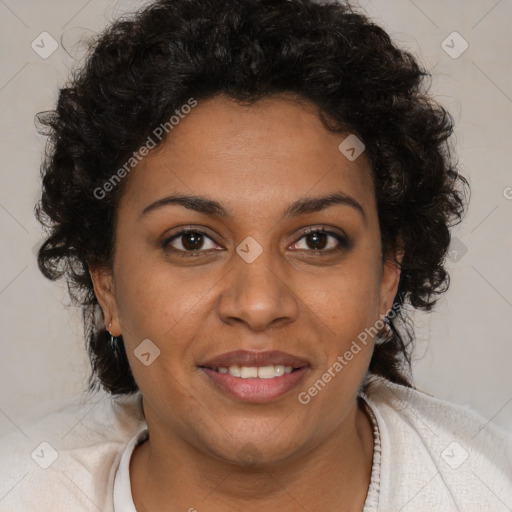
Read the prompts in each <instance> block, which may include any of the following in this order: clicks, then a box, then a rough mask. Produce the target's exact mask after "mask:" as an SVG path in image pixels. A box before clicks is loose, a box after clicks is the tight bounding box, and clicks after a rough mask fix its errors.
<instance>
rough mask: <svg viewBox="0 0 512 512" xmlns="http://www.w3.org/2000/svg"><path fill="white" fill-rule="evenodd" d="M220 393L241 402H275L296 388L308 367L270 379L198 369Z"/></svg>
mask: <svg viewBox="0 0 512 512" xmlns="http://www.w3.org/2000/svg"><path fill="white" fill-rule="evenodd" d="M200 369H201V370H202V371H203V372H204V373H205V375H207V376H208V377H209V378H210V379H211V380H212V381H213V383H214V384H215V385H216V386H217V387H218V388H220V389H221V390H222V391H224V392H225V393H227V394H228V395H231V396H232V397H235V398H237V399H238V400H241V401H243V402H252V403H264V402H270V401H272V400H275V399H276V398H279V397H281V396H282V395H284V394H285V393H288V392H289V391H291V390H292V389H293V388H294V387H296V386H297V385H298V384H299V382H300V381H301V380H302V378H303V377H304V376H305V375H306V373H307V371H308V367H304V368H300V369H299V370H296V371H294V372H291V373H285V374H284V375H281V376H280V377H274V378H272V379H259V378H249V379H242V378H241V377H233V376H232V375H230V374H229V373H219V372H216V371H215V370H211V369H209V368H200Z"/></svg>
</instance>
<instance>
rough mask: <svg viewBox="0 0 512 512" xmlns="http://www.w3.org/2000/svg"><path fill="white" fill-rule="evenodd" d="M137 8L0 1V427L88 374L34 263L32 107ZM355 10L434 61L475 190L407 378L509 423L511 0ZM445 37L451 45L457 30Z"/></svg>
mask: <svg viewBox="0 0 512 512" xmlns="http://www.w3.org/2000/svg"><path fill="white" fill-rule="evenodd" d="M141 5H143V2H137V1H134V0H131V1H115V2H106V1H89V2H87V1H84V0H72V1H70V0H67V1H64V0H62V1H55V0H52V1H45V2H36V1H27V0H17V1H14V0H0V55H1V61H0V62H1V73H0V109H1V120H2V123H1V126H0V130H1V137H0V151H1V155H2V158H1V160H0V162H1V163H0V166H1V170H0V173H1V180H0V226H1V234H2V238H1V240H2V249H1V251H0V332H1V338H0V344H1V346H0V349H1V350H0V354H1V358H0V390H1V394H0V434H2V433H7V432H9V431H12V430H14V429H16V428H21V429H22V428H23V426H24V425H26V424H28V422H29V421H30V420H29V418H31V417H34V416H36V415H39V414H41V413H43V412H45V411H47V410H49V409H51V408H53V407H56V406H57V405H58V404H61V403H62V402H63V401H67V400H70V399H71V398H72V397H74V396H76V395H77V394H79V393H80V392H81V391H82V390H83V389H84V388H85V387H86V380H87V376H88V372H89V366H88V361H87V358H86V355H85V350H84V348H83V347H84V341H83V334H82V326H81V319H80V314H79V311H78V310H76V309H74V308H66V307H64V306H63V304H66V303H67V302H68V299H67V290H66V287H65V285H64V283H60V284H54V283H51V282H49V281H47V280H46V279H45V278H43V276H42V275H41V274H40V272H39V270H38V268H37V264H36V260H35V255H34V250H35V247H37V246H38V245H39V243H40V240H41V235H42V231H41V229H40V227H39V225H38V224H37V222H36V221H35V219H34V217H33V206H34V203H35V202H36V200H37V198H38V194H39V181H38V180H39V165H40V161H41V155H42V153H43V151H44V138H43V137H41V136H39V135H38V134H37V132H36V129H35V128H34V115H35V114H36V113H37V112H39V111H42V110H49V109H52V108H53V107H54V104H55V101H56V98H57V91H58V88H59V87H61V86H63V84H64V83H65V81H66V79H67V76H68V73H69V71H70V69H71V68H72V66H74V65H75V64H76V63H77V62H78V60H77V59H80V57H81V56H82V55H83V51H84V44H80V43H77V41H79V40H80V39H81V38H82V37H83V36H87V35H90V34H92V33H94V32H97V31H99V30H101V29H102V28H103V27H104V26H105V25H106V24H107V23H109V21H111V20H112V19H114V18H116V17H117V16H119V15H120V14H122V13H123V12H125V11H127V10H131V9H132V8H135V7H137V6H141ZM359 5H360V6H361V7H362V8H363V9H364V10H366V12H367V13H368V14H369V15H370V16H371V17H373V18H374V19H375V20H376V21H377V22H379V23H380V24H382V25H383V26H384V28H385V29H387V30H388V31H389V32H390V34H391V36H392V37H393V38H394V40H395V41H397V42H398V43H399V44H400V45H401V46H402V47H405V48H408V49H410V50H411V51H412V52H414V54H416V55H417V56H418V57H419V58H420V60H421V61H422V63H423V64H424V65H426V66H427V67H428V68H429V69H431V70H432V72H433V74H434V78H433V81H432V87H431V92H432V94H433V95H435V96H436V97H437V98H438V99H439V100H440V101H441V102H442V103H443V104H444V105H445V106H447V107H448V108H449V110H450V111H451V113H452V114H453V116H454V117H455V120H456V124H457V130H456V139H455V141H454V142H455V144H456V149H457V151H458V153H459V159H460V163H461V167H462V169H463V171H464V173H465V175H466V176H468V177H469V179H470V182H471V186H472V202H471V206H470V209H469V213H468V215H467V217H466V219H465V221H464V223H463V225H462V226H460V227H459V228H457V229H456V231H455V235H456V237H457V242H456V247H455V249H456V251H455V252H453V253H451V256H450V261H449V266H450V270H451V275H452V285H451V288H450V290H449V292H448V293H447V294H446V295H445V296H444V298H442V299H441V301H440V302H439V305H438V307H437V310H436V312H434V313H433V314H430V315H425V314H420V315H417V318H416V322H417V334H418V340H417V348H416V351H415V362H414V375H415V383H416V385H417V386H418V387H419V388H420V389H422V390H425V391H427V392H429V393H431V394H434V395H436V396H438V397H439V398H443V399H446V400H449V401H452V402H455V403H459V404H462V405H464V406H469V407H471V408H473V409H475V410H477V411H479V412H480V413H481V414H483V415H484V416H486V417H487V418H488V419H489V420H491V421H493V422H495V423H496V424H499V425H502V426H506V427H508V428H512V377H511V374H512V371H511V370H512V340H511V338H512V336H511V333H512V286H511V285H512V268H511V260H510V253H511V250H512V233H511V229H510V226H511V225H512V222H511V221H512V173H511V171H510V165H511V164H510V162H511V161H512V151H511V145H512V144H511V140H510V139H511V136H512V126H511V114H512V73H511V69H512V68H511V64H512V62H511V56H510V26H511V22H512V2H511V1H510V0H501V1H497V0H472V1H468V0H460V1H446V0H429V1H426V0H424V1H421V0H415V1H412V0H386V1H385V2H383V1H378V0H374V1H370V0H363V1H361V2H360V3H359ZM454 31H456V32H458V33H459V34H460V36H462V38H464V40H466V41H467V43H468V44H469V47H468V49H467V50H466V51H465V52H464V53H463V54H462V55H461V56H460V57H458V58H452V57H451V56H450V55H448V53H446V52H445V50H443V48H442V46H441V45H442V42H443V41H444V40H446V38H447V37H448V36H450V34H452V32H454ZM42 32H48V33H49V34H50V35H51V36H52V37H53V38H54V39H55V40H56V41H57V42H58V44H59V47H58V49H57V50H56V51H55V52H54V53H53V54H52V55H51V56H49V57H48V58H46V59H43V58H42V57H41V56H39V55H38V54H37V53H36V52H35V51H34V50H33V49H32V48H31V43H32V41H34V40H35V39H36V38H38V40H40V38H39V37H38V36H39V35H40V34H41V33H42ZM454 37H455V38H454ZM75 43H77V44H75ZM445 44H448V45H450V46H453V47H454V50H457V49H460V48H462V46H461V44H462V40H461V39H460V38H458V36H450V37H449V38H448V39H447V42H446V43H445ZM66 50H67V51H66ZM452 51H453V50H452Z"/></svg>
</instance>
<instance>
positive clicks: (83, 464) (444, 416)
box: [0, 378, 512, 512]
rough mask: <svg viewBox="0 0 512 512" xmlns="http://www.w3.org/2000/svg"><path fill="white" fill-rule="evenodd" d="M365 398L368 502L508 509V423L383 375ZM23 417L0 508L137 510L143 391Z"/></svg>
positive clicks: (376, 507) (0, 450)
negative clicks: (134, 487) (370, 419)
mask: <svg viewBox="0 0 512 512" xmlns="http://www.w3.org/2000/svg"><path fill="white" fill-rule="evenodd" d="M363 399H364V401H365V403H366V404H367V405H368V406H369V410H371V412H372V413H373V415H374V416H375V420H376V425H377V427H376V428H375V427H374V435H375V436H377V437H375V449H374V457H373V466H372V476H371V485H370V488H369V491H368V495H367V498H366V503H365V507H364V512H397V511H401V512H423V511H425V512H427V511H428V512H432V511H433V510H435V511H436V512H456V511H457V512H459V511H463V512H466V511H467V512H478V511H492V512H505V511H509V512H510V510H512V432H510V431H505V430H504V429H501V428H498V427H497V426H496V425H494V424H493V423H492V422H491V421H488V420H486V419H485V418H484V417H482V416H480V415H478V414H477V413H475V412H472V411H470V410H468V409H466V408H464V407H461V406H455V405H452V404H449V403H447V402H444V401H442V400H438V399H436V398H433V397H431V396H429V395H427V394H425V393H422V392H420V391H416V390H411V389H408V388H405V387H403V386H399V385H396V384H392V383H389V382H388V381H386V380H384V379H381V378H373V379H372V387H371V388H370V389H369V391H368V394H367V396H363ZM20 426H21V427H22V428H23V432H24V433H21V431H18V430H16V429H15V428H14V427H13V430H14V431H13V433H12V434H11V435H10V436H8V437H6V438H3V439H2V440H0V475H1V478H0V512H11V511H12V512H25V511H27V512H29V511H30V512H32V511H33V510H37V511H38V512H59V511H66V512H67V511H73V512H74V511H81V510H86V511H97V510H98V509H99V510H101V511H102V512H134V511H135V508H134V507H133V500H132V497H131V491H130V484H129V471H128V468H129V460H130V457H131V454H132V452H133V449H134V447H135V446H136V444H137V443H138V442H140V441H141V440H142V439H143V436H144V435H146V430H145V429H146V424H145V422H144V419H143V417H142V414H141V404H140V394H136V395H134V396H131V397H127V398H124V399H122V400H120V399H117V400H114V399H111V398H109V397H106V396H101V397H99V398H97V399H96V400H95V401H93V402H91V401H87V402H83V403H81V404H75V405H68V406H66V407H64V408H63V409H61V410H60V411H57V412H55V413H53V414H51V415H48V416H46V417H45V418H44V419H43V420H41V421H39V422H37V423H35V424H33V425H32V426H31V427H29V428H25V427H24V426H23V425H20ZM379 443H380V444H379ZM379 446H380V450H379ZM379 465H380V468H379ZM114 495H115V497H114ZM114 499H115V507H116V508H114ZM130 507H131V508H130Z"/></svg>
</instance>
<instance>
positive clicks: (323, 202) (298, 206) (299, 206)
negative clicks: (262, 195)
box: [140, 192, 366, 222]
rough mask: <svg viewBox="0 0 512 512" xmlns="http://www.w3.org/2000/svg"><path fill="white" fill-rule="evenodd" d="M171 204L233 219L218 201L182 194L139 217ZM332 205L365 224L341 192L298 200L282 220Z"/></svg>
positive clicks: (349, 198)
mask: <svg viewBox="0 0 512 512" xmlns="http://www.w3.org/2000/svg"><path fill="white" fill-rule="evenodd" d="M172 204H176V205H179V206H183V207H184V208H188V209H189V210H194V211H196V212H199V213H202V214H205V215H210V216H214V217H219V218H221V219H233V217H234V215H233V213H232V212H231V211H230V210H228V209H226V208H225V207H224V206H223V205H222V204H221V203H219V202H218V201H215V200H213V199H209V198H207V197H204V196H195V195H182V194H173V195H170V196H167V197H163V198H161V199H158V200H157V201H155V202H153V203H151V204H149V205H148V206H146V207H145V208H144V210H142V212H141V214H140V217H143V216H144V215H146V214H148V213H149V212H152V211H155V210H157V209H159V208H163V207H164V206H168V205H172ZM334 205H344V206H350V207H352V208H354V209H355V210H357V211H358V212H359V213H360V214H361V216H362V217H363V219H364V221H365V222H366V214H365V211H364V209H363V207H362V206H361V205H360V204H359V203H358V202H357V201H356V200H355V199H354V198H353V197H352V196H349V195H347V194H344V193H341V192H338V193H334V194H329V195H326V196H320V197H306V198H303V199H298V200H297V201H294V202H293V203H292V204H290V205H289V206H288V207H287V208H286V209H285V210H284V211H283V213H282V218H284V217H298V216H299V215H306V214H308V213H315V212H319V211H321V210H324V209H326V208H328V207H330V206H334Z"/></svg>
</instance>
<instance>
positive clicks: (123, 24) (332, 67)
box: [35, 0, 469, 395]
mask: <svg viewBox="0 0 512 512" xmlns="http://www.w3.org/2000/svg"><path fill="white" fill-rule="evenodd" d="M429 76H430V75H429V73H428V72H427V71H426V70H425V69H423V68H422V67H421V66H420V64H419V63H418V61H417V60H416V59H415V58H414V57H413V56H412V55H411V54H409V53H408V52H406V51H404V50H401V49H399V48H398V47H397V46H396V45H395V44H394V43H393V42H392V41H391V39H390V37H389V35H388V34H387V33H386V32H385V31H384V30H383V29H382V28H380V27H379V26H377V25H376V24H374V23H373V22H372V21H370V20H369V19H368V17H367V16H366V15H364V14H362V13H361V12H360V11H358V10H357V9H355V8H354V7H353V6H351V5H350V4H348V3H346V2H337V1H335V0H332V1H330V2H329V1H328V2H323V3H318V2H314V1H313V0H231V1H229V2H226V1H225V0H156V1H153V2H151V3H150V4H148V5H147V6H146V7H144V8H142V9H141V10H139V11H137V12H134V13H131V14H130V15H125V16H122V17H120V18H119V19H118V20H116V21H114V22H113V23H112V24H111V25H110V26H109V27H107V28H106V29H105V30H104V31H103V32H102V33H101V34H99V35H98V36H96V37H95V38H94V39H93V40H92V42H91V43H90V48H89V52H88V55H87V58H86V60H85V62H84V64H83V65H82V66H81V67H80V68H79V69H76V70H74V71H73V72H72V75H71V77H70V80H69V82H68V83H66V84H65V87H63V88H61V89H60V91H59V97H58V101H57V105H56V109H55V110H52V111H47V112H40V113H39V114H38V115H37V116H36V117H37V120H38V121H39V123H41V129H40V133H43V134H44V135H47V136H48V140H47V150H46V155H45V158H44V160H43V163H42V164H41V177H42V195H41V199H40V201H39V202H38V204H37V205H36V207H35V213H36V217H37V218H38V220H39V221H40V222H41V223H42V224H43V226H44V227H45V228H46V230H47V233H48V237H47V239H46V241H45V242H44V244H43V245H42V247H41V248H40V250H39V254H38V264H39V268H40V269H41V271H42V272H43V274H44V275H45V276H46V277H48V278H49V279H52V280H56V279H59V278H61V277H63V276H65V278H66V280H67V284H68V289H69V292H70V297H71V299H72V301H73V302H74V303H75V304H77V305H80V306H81V307H82V311H83V320H84V328H85V334H86V339H87V345H88V352H89V356H90V359H91V364H92V374H91V377H90V381H89V388H90V389H91V390H92V389H95V388H97V387H99V386H100V385H102V386H103V387H104V388H105V389H106V390H108V391H109V392H110V393H112V394H114V395H116V394H124V393H133V392H135V391H137V389H138V388H137V384H136V382H135V380H134V378H133V375H132V373H131V370H130V367H129V364H128V359H127V357H126V352H125V349H124V345H123V342H122V337H120V338H119V343H118V345H117V350H112V348H111V347H110V345H109V334H108V332H107V330H106V326H105V323H104V318H103V315H102V311H101V308H100V307H99V304H98V301H97V299H96V296H95V294H94V289H93V284H92V280H91V277H90V274H89V266H90V265H107V266H108V265H111V264H112V258H113V249H114V247H113V243H114V242H113V240H114V237H113V234H114V232H115V222H116V208H117V205H118V202H119V199H120V197H121V195H122V193H123V188H124V187H123V184H125V183H126V180H128V179H129V177H125V178H124V180H122V181H121V183H119V186H117V187H115V188H114V187H111V188H112V189H113V190H109V193H108V194H106V193H104V192H102V193H101V194H98V193H97V191H98V190H100V189H101V190H103V191H105V190H106V187H105V183H107V182H108V181H109V179H111V177H112V176H113V174H114V173H115V171H116V170H117V169H119V168H120V167H121V166H122V165H123V163H125V162H126V161H127V160H128V159H129V158H130V157H132V155H133V154H134V152H135V151H136V150H137V149H138V148H140V147H141V145H142V144H143V143H144V141H146V140H147V138H148V137H149V136H150V135H151V133H152V132H153V130H154V129H155V127H157V126H161V125H162V124H163V123H165V122H167V121H168V119H169V118H170V116H171V115H173V113H174V112H175V111H176V110H177V109H179V108H180V106H182V105H184V104H186V103H187V101H188V100H189V99H190V98H191V97H192V98H195V100H196V101H201V100H204V99H207V98H211V97H213V96H214V95H218V94H224V95H227V96H228V97H230V98H232V99H234V100H235V101H238V102H240V103H243V104H249V105H250V104H253V103H254V102H256V101H258V100H259V99H261V98H264V97H268V96H271V95H275V94H279V93H285V92H288V93H292V94H295V95H297V97H300V98H302V99H306V100H309V102H311V103H312V104H314V105H316V107H317V108H318V113H319V115H320V117H321V119H322V121H323V122H324V124H325V126H326V127H327V128H329V129H330V130H332V131H344V132H347V133H354V134H357V136H358V137H359V138H360V139H361V140H362V141H363V142H364V144H365V147H366V150H365V155H366V157H367V158H368V159H369V161H370V163H371V167H372V170H373V181H374V186H375V194H376V198H377V206H378V214H379V221H380V228H381V233H382V247H383V254H385V255H387V254H393V253H394V251H396V250H397V249H400V250H402V251H403V259H402V261H401V278H400V282H399V287H398V292H397V295H396V297H395V299H394V305H393V309H394V310H395V311H396V312H397V314H396V315H395V316H394V318H393V319H392V320H391V319H389V321H388V325H387V327H386V329H383V331H382V332H381V333H380V336H381V339H382V341H383V342H382V343H378V344H377V345H376V346H375V350H374V353H373V356H372V360H371V363H370V368H369V375H371V374H374V375H381V376H383V377H385V378H387V379H389V380H390V381H393V382H396V383H400V384H403V385H406V386H412V384H411V381H410V357H411V346H412V344H413V340H414V329H413V327H412V323H411V321H410V316H409V315H408V312H407V306H411V307H412V308H416V309H421V310H426V311H428V310H430V309H431V308H432V306H433V305H434V304H435V302H436V300H437V298H438V296H439V294H441V293H442V292H444V291H445V290H446V289H447V288H448V285H449V276H448V273H447V271H446V269H445V257H446V254H447V249H448V246H449V243H450V231H449V228H450V227H451V226H452V225H454V224H456V223H458V222H460V220H461V218H462V216H463V214H464V211H465V206H466V202H467V201H466V193H467V192H468V191H469V188H468V182H467V180H466V179H465V178H464V177H463V176H462V175H461V174H460V173H459V172H458V169H457V163H456V162H455V161H454V158H453V151H451V149H450V136H451V134H452V131H453V121H452V118H451V116H450V115H449V114H448V112H447V111H446V110H445V109H444V108H442V107H441V106H440V105H438V104H437V102H436V101H435V100H434V99H433V98H431V97H430V96H429V95H428V86H427V85H426V84H425V81H426V80H425V79H426V78H427V77H429ZM95 191H96V192H95Z"/></svg>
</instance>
